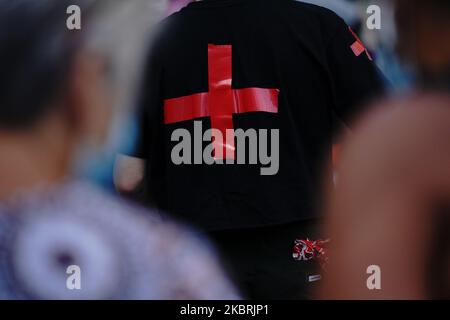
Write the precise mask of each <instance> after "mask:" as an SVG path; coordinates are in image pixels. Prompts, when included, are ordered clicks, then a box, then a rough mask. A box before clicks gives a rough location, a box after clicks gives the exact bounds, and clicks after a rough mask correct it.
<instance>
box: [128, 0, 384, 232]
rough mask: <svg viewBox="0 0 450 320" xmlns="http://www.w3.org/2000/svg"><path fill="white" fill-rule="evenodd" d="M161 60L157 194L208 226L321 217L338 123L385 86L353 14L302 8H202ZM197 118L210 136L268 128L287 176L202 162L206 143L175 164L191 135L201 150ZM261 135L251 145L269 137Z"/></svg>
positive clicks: (148, 106)
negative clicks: (349, 19)
mask: <svg viewBox="0 0 450 320" xmlns="http://www.w3.org/2000/svg"><path fill="white" fill-rule="evenodd" d="M149 61H150V62H149V65H148V71H147V77H146V78H147V79H146V81H145V86H144V88H143V92H144V94H143V100H142V103H141V104H142V111H143V112H142V114H141V120H142V133H141V139H140V143H139V150H138V152H137V154H136V156H139V157H142V158H146V159H147V160H148V161H147V170H146V179H145V183H146V192H147V196H148V197H149V198H150V199H152V201H153V202H154V203H155V204H156V205H157V206H158V207H159V208H161V209H163V210H166V211H168V212H169V213H171V214H173V215H176V216H178V217H179V218H181V219H183V220H186V221H187V222H189V223H191V224H194V225H197V226H200V227H202V228H204V229H206V230H219V229H229V228H246V227H257V226H268V225H276V224H283V223H289V222H293V221H301V220H304V219H310V218H314V217H317V215H318V212H317V211H318V201H319V197H318V195H319V194H320V184H321V183H320V182H321V181H322V178H323V175H324V172H325V171H326V168H327V163H328V162H330V159H331V147H332V139H333V125H334V124H333V122H334V118H335V117H336V116H337V117H338V118H339V119H341V120H342V121H343V122H344V123H347V124H348V123H349V122H350V121H351V119H352V118H353V117H354V116H355V115H357V114H358V113H360V112H361V111H362V109H361V106H362V105H363V102H364V101H365V100H366V99H368V98H370V97H372V96H374V95H375V94H377V93H380V92H381V91H382V88H383V81H382V79H381V77H380V75H379V72H378V70H377V68H376V67H375V65H374V63H373V62H372V59H371V57H370V54H369V53H368V52H367V51H366V50H365V48H364V47H363V45H362V44H361V42H360V41H359V39H357V36H356V35H355V34H354V33H352V31H351V30H350V29H349V27H348V26H347V25H346V24H345V23H344V21H343V20H342V19H341V18H339V17H338V16H337V15H336V14H334V13H333V12H331V11H329V10H327V9H324V8H321V7H318V6H314V5H310V4H305V3H301V2H297V1H290V0H206V1H201V2H194V3H192V4H190V5H189V6H187V7H186V8H185V9H183V10H181V11H180V12H178V13H176V14H174V15H172V16H170V17H168V18H167V19H166V20H165V21H164V22H163V23H162V26H161V31H160V32H159V34H158V36H157V38H156V40H155V43H154V46H153V50H152V51H151V56H150V58H149ZM231 114H232V116H231ZM195 121H197V125H198V123H201V125H202V129H203V132H204V131H205V130H207V129H210V128H214V129H218V130H219V131H221V132H223V133H225V132H224V130H225V129H234V130H237V129H242V130H248V129H255V130H257V132H259V131H258V130H260V129H267V130H268V131H267V136H268V137H269V138H270V137H271V136H272V133H273V132H275V130H276V129H278V130H279V131H278V132H279V166H278V170H277V173H276V174H272V175H262V174H261V168H262V167H264V165H262V164H261V163H260V162H259V161H258V164H233V165H231V164H212V165H209V164H205V163H204V162H202V164H193V163H194V157H195V154H194V153H195V152H194V148H198V145H197V146H196V147H194V146H192V150H191V154H189V153H188V154H186V150H185V152H184V153H183V152H182V153H180V154H183V156H186V157H188V158H189V157H191V159H192V164H186V163H184V164H181V165H177V164H175V163H174V161H173V158H172V157H171V155H172V153H173V151H174V147H175V148H176V146H177V145H178V144H179V141H172V140H174V139H172V138H173V136H172V135H173V134H174V131H175V130H176V129H181V128H182V129H185V130H187V131H188V132H189V133H190V134H191V142H192V145H194V144H195V142H194V140H195V141H198V140H196V139H197V138H198V136H197V138H196V137H195V132H194V131H195V130H194V127H195V124H194V123H195ZM198 121H199V122H198ZM245 132H248V131H245ZM178 138H180V135H178ZM257 138H258V142H256V141H253V142H252V143H250V145H252V146H253V147H254V146H255V144H258V143H260V142H259V141H261V139H264V138H265V136H264V134H260V135H258V136H257ZM180 141H181V140H180ZM217 141H219V140H217ZM269 141H272V140H270V139H269ZM274 141H276V140H274ZM210 144H211V141H205V142H203V144H202V147H206V146H208V145H210ZM231 144H232V143H231ZM217 146H220V143H218V144H217V145H215V146H214V147H213V150H214V153H213V154H214V155H216V154H215V152H218V151H217V150H218V147H217ZM258 146H259V144H258ZM235 147H236V144H235ZM247 148H250V146H249V145H247ZM268 148H269V153H268V154H270V151H273V150H274V149H273V148H272V144H271V143H269V146H268ZM195 150H197V156H199V155H198V150H199V149H195ZM253 150H256V149H253ZM258 150H259V149H258ZM209 151H211V150H210V149H209ZM247 151H248V152H250V149H248V150H247ZM236 152H237V151H236ZM273 154H274V155H275V154H276V153H275V152H273ZM217 155H218V156H219V157H218V158H220V153H217ZM200 157H201V155H200ZM185 159H186V158H185ZM197 160H198V159H197ZM258 160H260V159H258ZM273 162H275V161H273ZM246 163H249V157H248V156H247V162H246ZM274 167H275V166H274Z"/></svg>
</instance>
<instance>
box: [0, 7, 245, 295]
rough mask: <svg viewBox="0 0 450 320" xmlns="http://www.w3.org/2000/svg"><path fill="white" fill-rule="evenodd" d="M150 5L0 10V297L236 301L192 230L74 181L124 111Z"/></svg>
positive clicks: (106, 140) (98, 154) (98, 152)
mask: <svg viewBox="0 0 450 320" xmlns="http://www.w3.org/2000/svg"><path fill="white" fill-rule="evenodd" d="M152 3H153V4H154V2H152ZM73 4H77V5H78V6H79V7H80V8H81V12H82V28H81V30H74V31H70V30H68V28H67V27H66V19H67V18H68V15H67V14H66V10H67V8H68V7H69V6H70V5H73ZM153 4H150V3H148V2H146V1H132V2H124V1H114V0H101V1H82V0H80V1H73V0H70V1H62V0H39V1H34V0H14V1H1V2H0V70H1V73H0V83H1V85H0V105H1V108H0V299H229V298H236V297H237V295H236V294H235V292H234V290H233V288H232V287H231V286H230V284H229V283H228V281H227V280H226V279H224V277H223V274H222V272H221V269H220V268H219V267H218V265H217V263H216V260H215V258H214V256H213V255H212V254H211V253H210V251H209V250H207V249H205V248H203V247H202V246H201V245H200V240H199V239H197V238H196V237H195V236H193V235H192V234H191V232H189V231H186V230H184V229H181V228H179V227H176V226H174V225H171V224H170V223H169V222H165V221H164V218H163V217H162V216H160V215H158V214H156V213H154V212H147V211H145V210H142V209H140V208H137V207H135V206H132V205H129V204H126V203H123V202H121V201H119V200H117V199H114V198H112V197H110V196H109V195H107V194H104V193H103V192H102V191H100V190H97V189H96V188H95V187H94V186H91V185H90V184H89V183H88V182H86V181H83V179H82V178H80V176H82V175H83V172H84V171H85V170H86V168H87V167H89V165H90V163H91V161H92V159H94V158H95V157H101V153H102V152H101V150H104V149H107V148H111V147H112V146H113V145H114V143H111V142H110V140H111V139H112V138H111V136H114V132H113V133H111V132H112V131H114V129H115V128H117V123H120V121H118V120H120V118H121V117H122V116H124V115H125V114H126V113H127V112H126V111H127V110H126V109H127V108H125V106H127V105H131V104H132V101H131V96H132V95H133V93H134V92H133V91H134V89H133V88H134V87H135V84H136V82H137V81H138V78H139V72H138V71H139V68H140V67H141V64H140V62H139V61H142V52H144V51H145V50H144V49H146V48H145V43H146V42H145V41H143V39H145V38H148V35H149V34H148V31H149V30H150V29H149V28H150V27H151V21H152V20H153V21H154V20H155V19H156V16H157V14H156V12H155V11H154V10H153V9H154V7H153ZM114 124H115V125H114ZM115 134H117V132H116V133H115ZM113 138H114V137H113ZM77 272H78V274H77ZM205 283H208V286H204V284H205Z"/></svg>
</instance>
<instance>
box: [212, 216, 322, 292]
mask: <svg viewBox="0 0 450 320" xmlns="http://www.w3.org/2000/svg"><path fill="white" fill-rule="evenodd" d="M320 231H321V230H320V223H319V222H318V221H317V220H308V221H302V222H295V223H291V224H288V225H281V226H271V227H263V228H254V229H242V230H230V231H218V232H213V233H210V234H209V236H210V238H211V240H212V241H213V243H214V244H215V245H216V247H217V249H218V251H219V254H220V255H221V257H222V259H223V263H224V265H225V266H226V267H227V268H228V270H229V273H230V275H231V277H232V279H234V280H235V282H236V285H237V286H238V288H239V289H241V292H242V294H243V295H244V297H245V298H248V299H269V300H278V299H310V298H312V292H313V291H314V289H315V288H316V287H317V284H318V283H320V276H321V271H322V270H321V269H320V266H319V264H318V262H317V261H316V260H309V261H295V260H294V258H293V256H292V254H293V247H294V241H295V240H296V239H298V238H299V239H306V238H309V239H311V240H316V239H318V238H320Z"/></svg>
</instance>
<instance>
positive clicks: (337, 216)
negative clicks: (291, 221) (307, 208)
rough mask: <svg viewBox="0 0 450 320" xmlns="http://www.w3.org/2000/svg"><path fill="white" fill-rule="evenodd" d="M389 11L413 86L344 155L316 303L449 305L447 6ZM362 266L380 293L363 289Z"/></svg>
mask: <svg viewBox="0 0 450 320" xmlns="http://www.w3.org/2000/svg"><path fill="white" fill-rule="evenodd" d="M396 5H397V25H398V31H399V49H400V53H401V54H402V56H403V57H404V58H406V59H407V60H408V61H409V62H410V63H412V64H413V65H414V66H415V69H416V70H417V80H418V81H417V82H418V86H417V89H416V90H415V92H412V93H410V94H407V95H405V96H403V97H396V98H392V99H391V100H388V101H384V102H380V103H379V106H378V108H376V109H377V111H374V112H373V113H371V114H369V115H368V116H367V117H366V118H365V119H364V120H362V121H361V122H360V124H359V126H358V129H357V130H356V132H355V135H353V137H352V138H351V139H350V140H349V141H347V144H346V146H345V147H344V149H343V150H344V151H343V153H342V157H341V163H340V166H339V181H338V185H337V188H336V189H335V190H333V191H331V192H330V201H329V212H328V213H329V217H328V224H329V225H328V229H329V234H330V236H331V238H332V245H331V247H330V248H329V251H330V257H329V261H330V262H329V265H328V270H329V272H328V274H327V276H326V278H325V282H324V284H323V287H322V288H321V290H320V294H319V297H320V298H326V299H329V298H331V299H433V298H437V299H449V298H450V237H449V235H450V92H449V88H450V81H449V80H450V77H449V71H450V42H449V41H443V37H446V36H448V34H449V32H450V19H449V18H450V3H449V2H448V1H442V0H434V1H419V0H408V1H404V0H400V1H397V2H396ZM371 265H376V266H378V267H379V268H380V269H379V271H380V273H379V276H380V282H379V284H380V285H381V289H380V290H369V289H368V286H367V282H368V278H369V276H370V275H369V274H367V273H366V270H367V268H368V267H369V266H371ZM372 280H373V279H372ZM369 282H371V281H370V280H369ZM374 283H375V282H372V284H374ZM369 285H370V283H369Z"/></svg>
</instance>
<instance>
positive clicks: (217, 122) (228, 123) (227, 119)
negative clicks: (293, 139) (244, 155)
mask: <svg viewBox="0 0 450 320" xmlns="http://www.w3.org/2000/svg"><path fill="white" fill-rule="evenodd" d="M208 82H209V92H204V93H197V94H193V95H190V96H185V97H180V98H174V99H167V100H165V101H164V123H165V124H171V123H177V122H181V121H187V120H193V119H196V118H203V117H211V128H213V129H218V130H220V132H221V133H222V136H223V137H226V133H227V130H234V126H233V114H238V113H247V112H268V113H278V95H279V92H280V91H279V90H278V89H263V88H245V89H233V88H232V46H231V45H219V46H216V45H211V44H210V45H208ZM227 142H228V144H226V143H225V142H224V141H216V140H214V141H213V147H214V154H219V155H220V154H222V157H226V158H231V159H234V158H235V146H234V139H232V141H227ZM219 148H222V150H223V152H222V153H220V152H216V150H219ZM219 158H220V156H219Z"/></svg>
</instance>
